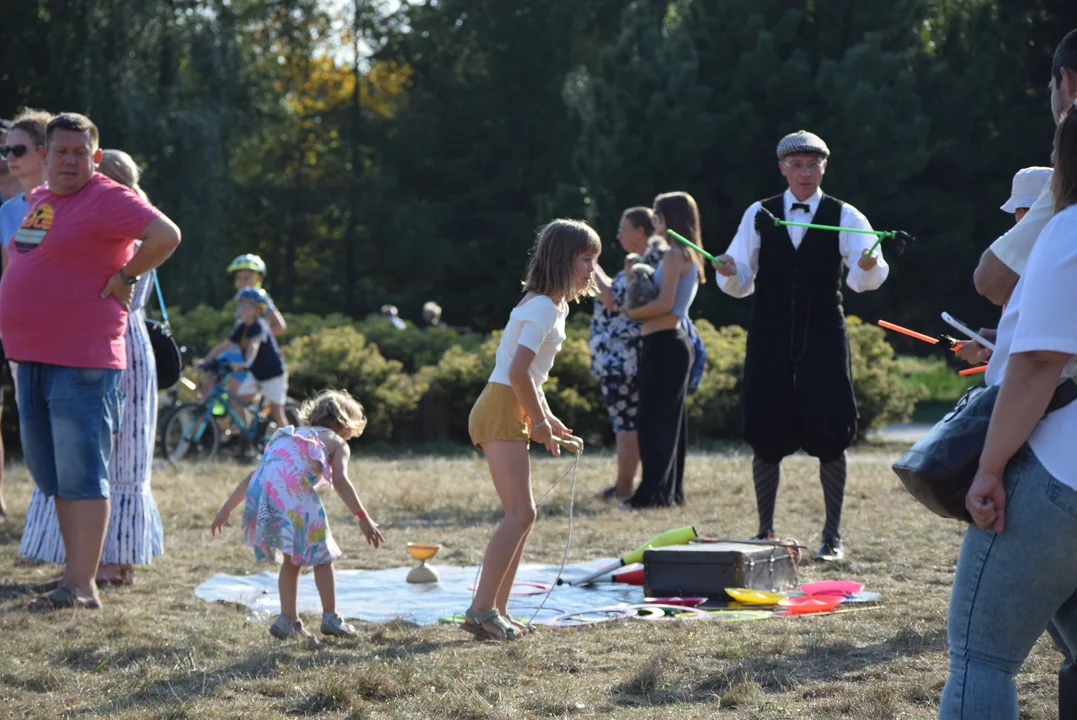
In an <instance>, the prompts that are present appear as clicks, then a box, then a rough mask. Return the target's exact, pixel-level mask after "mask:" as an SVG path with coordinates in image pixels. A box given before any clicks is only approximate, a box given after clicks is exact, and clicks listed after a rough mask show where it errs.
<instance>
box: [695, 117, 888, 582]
mask: <svg viewBox="0 0 1077 720" xmlns="http://www.w3.org/2000/svg"><path fill="white" fill-rule="evenodd" d="M829 156H830V150H829V148H827V146H826V143H825V142H823V140H822V138H820V137H819V136H817V135H814V134H813V133H810V132H806V131H804V130H801V131H799V132H795V133H792V134H790V135H786V136H785V137H784V138H782V140H781V142H780V143H778V169H779V170H780V171H781V173H782V175H784V176H785V179H786V181H787V182H788V184H789V189H788V190H786V191H785V192H784V193H782V194H781V195H776V196H774V197H772V198H768V199H766V200H763V201H760V202H755V203H752V205H751V206H750V207H749V208H748V210H747V211H745V213H744V217H743V218H742V219H741V223H740V227H739V228H738V230H737V234H736V237H734V238H733V242H732V243H730V245H729V249H728V250H727V251H726V254H725V255H723V256H722V257H721V258H720V260H721V261H722V263H721V264H716V265H715V270H716V271H717V272H718V283H719V286H720V287H721V288H722V290H723V291H724V292H725V293H726V294H728V295H731V296H733V297H736V298H742V297H747V296H748V295H751V294H753V293H754V294H755V304H754V307H753V310H752V321H751V325H750V327H749V329H748V351H747V356H746V357H745V360H744V392H743V395H742V398H741V400H742V408H743V414H744V437H745V440H746V441H747V442H748V444H749V445H751V447H752V450H753V451H754V453H755V457H754V458H753V460H752V480H753V482H754V484H755V496H756V505H757V507H758V510H759V534H758V536H757V537H758V538H759V539H773V538H774V537H775V534H774V504H775V501H776V500H777V497H778V481H779V477H780V463H781V460H782V458H784V457H786V456H787V455H792V454H793V453H795V452H797V451H798V450H800V449H803V450H804V451H805V452H807V453H808V454H809V455H812V456H814V457H817V458H819V463H820V479H821V480H822V484H823V497H824V499H825V501H826V525H825V526H824V528H823V541H822V546H821V547H820V548H819V551H818V552H817V553H816V554H815V559H816V560H825V561H829V560H840V559H841V558H842V557H844V550H843V548H842V543H841V532H840V524H841V507H842V503H843V501H844V497H845V478H846V466H845V450H846V448H848V447H849V445H851V444H852V442H853V440H854V439H855V438H856V424H857V418H858V417H859V414H858V413H857V409H856V400H855V398H854V397H853V381H852V369H851V366H850V361H849V338H848V335H847V333H846V330H845V312H844V310H843V308H842V296H841V281H842V273H843V269H844V268H848V274H847V275H846V277H845V283H846V284H847V285H848V286H849V288H850V289H852V290H853V291H854V292H864V291H866V290H874V289H876V288H878V287H879V286H880V285H882V283H883V281H884V280H886V276H887V275H888V274H889V272H890V269H889V267H888V266H887V264H886V262H885V261H884V260H883V258H882V253H881V252H879V251H878V250H876V251H875V253H873V254H870V255H869V254H868V250H869V249H870V248H871V246H872V244H873V243H874V241H875V236H873V235H862V234H858V233H850V232H833V231H824V230H816V229H805V228H799V227H786V226H775V225H774V224H773V221H769V218H768V223H767V224H766V226H764V227H763V229H762V232H761V233H760V232H759V231H757V230H756V222H755V221H756V214H757V213H758V212H759V210H760V208H765V209H766V210H768V211H770V213H771V214H772V215H773V216H774V217H775V218H778V219H779V220H789V221H791V222H803V223H816V224H820V225H833V226H841V227H844V228H854V229H864V230H870V229H871V225H870V224H869V223H868V221H867V218H865V217H864V216H863V215H862V214H861V213H860V211H859V210H857V209H856V208H854V207H853V206H852V205H848V204H846V203H844V202H842V201H841V200H838V199H836V198H832V197H830V196H829V195H825V194H823V192H822V191H821V190H820V189H819V186H820V184H821V183H822V181H823V175H824V174H825V173H826V165H827V158H829Z"/></svg>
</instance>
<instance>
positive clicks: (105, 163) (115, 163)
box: [97, 150, 149, 201]
mask: <svg viewBox="0 0 1077 720" xmlns="http://www.w3.org/2000/svg"><path fill="white" fill-rule="evenodd" d="M97 172H99V173H101V174H102V175H104V176H105V177H108V178H111V179H112V180H115V181H116V182H118V183H120V184H121V185H126V186H127V187H129V188H131V189H132V190H134V191H135V192H136V193H138V196H139V197H140V198H142V199H143V200H147V201H148V200H149V198H148V197H146V193H145V192H144V191H143V190H142V186H141V185H139V184H138V181H139V180H141V179H142V168H140V167H139V166H138V165H136V164H135V161H134V159H133V158H132V157H131V156H130V155H128V154H127V153H125V152H124V151H123V150H102V151H101V162H100V163H98V165H97Z"/></svg>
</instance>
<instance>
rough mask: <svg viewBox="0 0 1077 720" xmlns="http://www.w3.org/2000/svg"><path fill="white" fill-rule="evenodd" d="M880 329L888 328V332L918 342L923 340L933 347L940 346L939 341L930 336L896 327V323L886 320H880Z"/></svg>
mask: <svg viewBox="0 0 1077 720" xmlns="http://www.w3.org/2000/svg"><path fill="white" fill-rule="evenodd" d="M879 327H883V328H886V329H887V330H893V331H894V332H899V333H901V334H902V335H908V336H909V337H911V338H916V339H917V340H923V341H924V342H926V343H931V344H932V345H938V344H939V341H938V340H937V339H936V338H933V337H931V336H929V335H924V334H923V333H918V332H916V331H915V330H910V329H908V328H903V327H901V326H900V325H895V324H894V323H892V322H887V321H886V320H880V321H879Z"/></svg>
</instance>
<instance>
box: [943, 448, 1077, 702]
mask: <svg viewBox="0 0 1077 720" xmlns="http://www.w3.org/2000/svg"><path fill="white" fill-rule="evenodd" d="M1004 484H1005V487H1006V519H1005V527H1004V528H1003V532H1002V534H1001V535H997V534H995V533H994V532H993V531H991V530H980V529H979V528H977V527H976V526H975V525H973V526H971V527H970V528H969V530H968V532H967V533H966V534H965V541H964V543H963V544H962V546H961V556H960V557H959V559H958V561H957V574H956V576H955V577H954V589H953V594H952V595H951V596H950V615H949V619H948V620H947V638H948V640H949V644H950V676H949V678H948V679H947V681H946V688H945V689H944V690H943V693H942V703H941V704H940V706H939V718H940V720H958V719H961V720H973V719H974V718H975V720H995V719H996V718H997V719H998V720H1016V718H1017V686H1016V685H1015V684H1014V677H1015V676H1016V675H1017V671H1018V670H1019V669H1020V668H1021V664H1022V663H1023V662H1024V661H1025V658H1026V657H1028V654H1029V652H1030V651H1031V650H1032V646H1033V645H1035V643H1036V640H1037V638H1039V636H1040V635H1041V634H1042V633H1043V631H1044V628H1046V627H1047V623H1048V622H1051V621H1052V620H1053V622H1054V627H1055V630H1056V631H1057V634H1058V638H1059V640H1060V641H1061V642H1062V643H1064V644H1065V646H1067V647H1069V648H1070V649H1072V648H1075V647H1077V490H1074V489H1073V488H1071V487H1069V486H1067V485H1064V484H1062V483H1060V482H1059V481H1058V480H1056V479H1054V478H1053V477H1052V476H1051V475H1050V473H1048V472H1047V471H1046V470H1045V469H1044V467H1043V465H1041V464H1040V461H1039V460H1038V459H1037V458H1036V456H1035V455H1034V454H1033V453H1032V451H1031V450H1030V449H1029V448H1028V446H1025V447H1023V448H1022V449H1021V450H1020V452H1018V453H1017V455H1015V456H1014V458H1013V460H1011V461H1010V463H1009V465H1007V466H1006V476H1005V480H1004Z"/></svg>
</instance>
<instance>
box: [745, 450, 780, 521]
mask: <svg viewBox="0 0 1077 720" xmlns="http://www.w3.org/2000/svg"><path fill="white" fill-rule="evenodd" d="M780 479H781V466H780V465H779V464H778V463H772V462H768V461H767V460H764V459H763V458H761V457H759V456H758V455H756V456H754V457H753V458H752V482H753V483H754V484H755V505H756V508H757V509H758V510H759V535H760V536H761V537H762V536H765V535H766V534H767V533H772V532H774V505H775V504H776V503H777V501H778V481H779V480H780Z"/></svg>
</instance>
